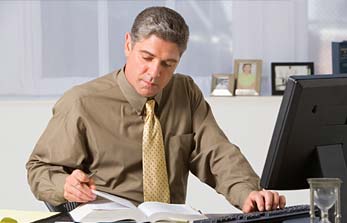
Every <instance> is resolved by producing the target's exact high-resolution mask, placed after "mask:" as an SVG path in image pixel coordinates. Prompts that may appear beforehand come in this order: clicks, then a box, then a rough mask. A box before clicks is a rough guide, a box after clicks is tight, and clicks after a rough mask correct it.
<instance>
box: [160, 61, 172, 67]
mask: <svg viewBox="0 0 347 223" xmlns="http://www.w3.org/2000/svg"><path fill="white" fill-rule="evenodd" d="M162 65H163V67H172V64H169V63H165V62H164V63H162Z"/></svg>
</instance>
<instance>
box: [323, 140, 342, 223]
mask: <svg viewBox="0 0 347 223" xmlns="http://www.w3.org/2000/svg"><path fill="white" fill-rule="evenodd" d="M346 152H347V151H346ZM317 154H318V161H319V164H320V171H321V176H322V177H332V178H340V179H341V180H342V184H341V193H340V194H341V198H340V199H341V214H342V221H341V223H347V167H346V160H345V156H344V154H343V148H342V145H341V144H337V145H327V146H318V147H317Z"/></svg>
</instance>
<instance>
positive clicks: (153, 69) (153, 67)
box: [149, 61, 161, 78]
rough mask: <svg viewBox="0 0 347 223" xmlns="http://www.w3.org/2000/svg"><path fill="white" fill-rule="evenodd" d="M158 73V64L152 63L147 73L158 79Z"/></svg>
mask: <svg viewBox="0 0 347 223" xmlns="http://www.w3.org/2000/svg"><path fill="white" fill-rule="evenodd" d="M160 71H161V67H160V62H156V61H153V62H152V63H151V64H150V67H149V73H150V74H151V76H152V77H153V78H157V77H160Z"/></svg>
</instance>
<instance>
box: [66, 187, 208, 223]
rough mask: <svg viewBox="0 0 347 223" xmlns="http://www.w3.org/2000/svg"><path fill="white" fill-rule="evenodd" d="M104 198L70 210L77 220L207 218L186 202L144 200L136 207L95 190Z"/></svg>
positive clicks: (121, 199) (112, 220)
mask: <svg viewBox="0 0 347 223" xmlns="http://www.w3.org/2000/svg"><path fill="white" fill-rule="evenodd" d="M93 192H94V193H95V194H96V195H98V196H99V197H102V198H104V199H103V200H99V199H97V200H95V201H93V202H89V203H86V204H83V205H80V206H78V207H77V208H75V209H74V210H72V211H71V212H70V215H71V217H72V218H73V220H74V221H77V222H114V221H121V220H134V221H136V222H148V221H149V222H156V221H165V222H167V221H172V222H180V221H183V222H189V221H193V220H198V219H206V217H205V216H204V215H203V214H201V213H200V212H199V211H197V210H194V209H193V208H191V207H190V206H188V205H185V204H166V203H160V202H144V203H142V204H140V205H139V206H138V207H136V206H135V205H134V204H133V203H131V202H130V201H128V200H126V199H123V198H120V197H118V196H115V195H111V194H108V193H104V192H101V191H93Z"/></svg>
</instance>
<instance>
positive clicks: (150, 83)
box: [142, 80, 156, 87]
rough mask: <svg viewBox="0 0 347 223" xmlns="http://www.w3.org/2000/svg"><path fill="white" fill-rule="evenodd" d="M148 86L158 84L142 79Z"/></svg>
mask: <svg viewBox="0 0 347 223" xmlns="http://www.w3.org/2000/svg"><path fill="white" fill-rule="evenodd" d="M142 81H143V82H144V83H145V84H146V85H147V86H150V87H153V86H156V84H155V83H152V82H149V81H146V80H142Z"/></svg>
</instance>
